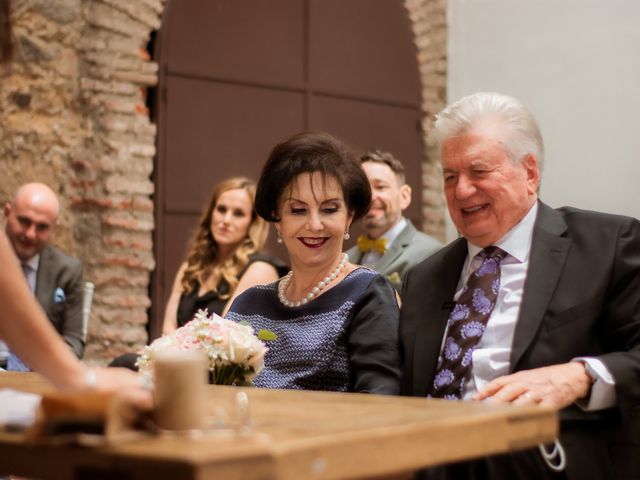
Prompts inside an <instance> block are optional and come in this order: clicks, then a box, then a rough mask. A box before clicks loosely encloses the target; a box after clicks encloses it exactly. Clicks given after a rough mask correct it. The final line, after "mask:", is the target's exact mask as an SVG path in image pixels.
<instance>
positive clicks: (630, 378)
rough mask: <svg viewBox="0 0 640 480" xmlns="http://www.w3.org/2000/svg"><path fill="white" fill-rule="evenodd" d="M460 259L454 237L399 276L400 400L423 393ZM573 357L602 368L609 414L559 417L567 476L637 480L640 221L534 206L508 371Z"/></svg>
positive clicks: (462, 246)
mask: <svg viewBox="0 0 640 480" xmlns="http://www.w3.org/2000/svg"><path fill="white" fill-rule="evenodd" d="M466 255H467V243H466V240H465V239H458V240H456V241H454V242H452V243H451V244H449V245H448V246H446V247H445V248H444V249H442V250H441V251H440V252H438V253H436V254H435V255H433V256H432V257H430V258H428V259H427V260H425V261H424V262H422V263H421V264H419V265H418V266H416V267H415V268H414V269H413V270H411V271H410V272H409V274H408V275H407V278H406V280H405V285H404V290H403V294H402V298H403V305H402V313H401V320H400V322H401V323H400V334H401V335H400V336H401V350H402V354H403V369H404V370H403V375H404V376H403V380H402V391H403V393H404V394H407V395H416V396H425V395H426V393H427V386H428V385H429V384H430V383H431V381H432V379H433V375H434V371H435V367H436V361H437V357H438V355H439V352H440V346H441V342H442V336H443V334H444V330H445V325H446V322H447V317H448V313H449V308H450V307H449V305H450V303H448V302H451V301H452V300H453V296H454V294H455V289H456V286H457V283H458V280H459V277H460V273H461V270H462V266H463V264H464V261H465V258H466ZM578 356H589V357H596V358H599V359H600V360H602V362H604V364H605V365H606V366H607V368H608V369H609V370H610V372H611V374H612V375H613V378H614V379H615V382H616V395H617V407H616V408H612V409H607V410H603V411H597V412H585V411H582V410H581V409H579V408H578V407H577V406H571V407H568V408H566V409H564V410H563V411H561V412H560V419H561V430H562V433H561V441H562V443H563V445H564V446H565V449H566V451H567V457H568V465H567V475H568V478H569V479H576V480H577V479H583V478H585V479H590V478H598V479H612V478H627V479H630V478H640V222H638V221H637V220H635V219H632V218H628V217H622V216H615V215H607V214H602V213H596V212H588V211H584V210H578V209H574V208H568V207H565V208H561V209H558V210H553V209H551V208H550V207H548V206H546V205H545V204H543V203H540V204H539V210H538V216H537V219H536V223H535V227H534V233H533V241H532V247H531V256H530V261H529V271H528V274H527V279H526V282H525V287H524V295H523V299H522V305H521V310H520V316H519V318H518V321H517V324H516V328H515V333H514V339H513V344H512V351H511V365H510V372H515V371H519V370H527V369H532V368H537V367H543V366H547V365H553V364H560V363H565V362H568V361H570V360H571V359H572V358H574V357H578ZM532 478H533V477H532Z"/></svg>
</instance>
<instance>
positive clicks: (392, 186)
mask: <svg viewBox="0 0 640 480" xmlns="http://www.w3.org/2000/svg"><path fill="white" fill-rule="evenodd" d="M360 163H361V165H362V168H363V170H364V172H365V173H366V174H367V178H368V179H369V183H370V184H371V194H372V195H371V207H370V208H369V211H368V212H367V214H366V215H365V216H364V218H363V219H362V225H363V226H364V229H365V232H366V235H362V236H361V237H360V238H358V243H357V245H356V246H355V247H352V248H351V249H349V250H348V251H347V255H349V260H350V261H351V262H353V263H358V264H361V265H364V266H365V267H369V268H371V269H373V270H375V271H377V272H380V273H381V274H383V275H385V276H386V277H387V278H388V279H389V281H391V283H392V284H393V286H394V287H395V288H396V289H397V290H398V291H399V290H400V289H401V288H402V280H403V278H404V276H405V274H406V273H407V271H408V270H409V269H410V268H411V267H413V266H414V265H416V264H418V263H420V262H421V261H422V260H424V259H425V258H427V257H428V256H429V255H431V254H432V253H434V252H436V251H438V250H439V249H440V248H441V247H442V244H441V243H440V242H439V241H437V240H436V239H435V238H432V237H430V236H429V235H427V234H426V233H423V232H420V231H418V230H416V227H414V226H413V224H412V223H411V220H409V219H408V218H405V217H404V216H402V212H403V210H405V209H407V208H408V207H409V205H410V204H411V187H410V186H409V185H408V184H407V182H406V178H405V173H404V166H403V165H402V163H401V162H400V161H399V160H398V159H397V158H395V157H394V156H393V155H392V154H391V153H389V152H382V151H380V150H374V151H371V152H367V153H365V154H363V155H362V156H361V157H360Z"/></svg>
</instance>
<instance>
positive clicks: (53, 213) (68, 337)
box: [4, 183, 84, 369]
mask: <svg viewBox="0 0 640 480" xmlns="http://www.w3.org/2000/svg"><path fill="white" fill-rule="evenodd" d="M58 213H59V203H58V198H57V196H56V195H55V193H54V192H53V191H52V190H51V189H50V188H49V187H48V186H47V185H44V184H42V183H28V184H25V185H22V186H21V187H20V188H19V189H18V191H17V192H16V194H15V196H14V198H13V200H12V201H11V202H9V203H7V204H5V206H4V218H5V233H6V234H7V237H8V238H9V241H10V243H11V246H12V247H13V250H14V253H15V254H16V256H17V257H18V259H19V260H20V264H21V266H22V270H23V272H24V274H25V277H26V279H27V283H28V284H29V287H30V288H31V291H32V292H33V293H34V295H35V296H36V298H37V299H38V302H39V303H40V305H41V306H42V308H43V310H44V311H45V313H46V315H47V317H48V318H49V320H50V321H51V323H52V324H53V326H54V327H55V329H56V330H57V331H58V333H60V335H61V336H62V338H63V339H64V341H65V342H66V343H67V345H69V348H71V350H72V351H73V353H74V354H75V355H76V356H77V357H78V358H82V354H83V352H84V337H83V333H82V300H83V282H82V265H81V263H80V261H79V260H77V259H76V258H73V257H71V256H69V255H66V254H65V253H63V252H61V251H60V250H58V249H57V248H55V247H54V246H52V245H51V244H50V243H49V240H50V237H51V234H52V233H53V231H54V229H55V227H56V225H57V223H58ZM12 362H15V363H12ZM9 368H10V369H22V367H21V366H20V364H19V362H18V360H17V359H15V358H14V359H12V358H10V359H9Z"/></svg>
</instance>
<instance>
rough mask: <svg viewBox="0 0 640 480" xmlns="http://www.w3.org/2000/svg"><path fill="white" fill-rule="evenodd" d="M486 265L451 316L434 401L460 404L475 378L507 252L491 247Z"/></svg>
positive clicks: (485, 255)
mask: <svg viewBox="0 0 640 480" xmlns="http://www.w3.org/2000/svg"><path fill="white" fill-rule="evenodd" d="M480 255H481V256H482V257H483V259H482V264H481V265H480V267H478V269H477V270H476V271H474V272H473V273H472V274H471V275H470V276H469V280H467V285H466V286H465V288H464V289H463V290H462V293H461V294H460V297H459V298H458V301H457V302H456V304H455V306H454V307H453V310H452V311H451V314H449V320H448V326H449V330H448V332H447V338H446V340H445V343H444V348H443V349H442V353H441V354H440V357H439V358H438V366H437V368H436V375H435V377H434V379H433V384H432V385H431V387H430V389H429V395H428V396H430V397H439V398H446V399H448V400H459V399H460V398H462V395H463V389H464V384H465V382H466V381H467V379H468V378H469V376H470V375H471V355H472V353H473V351H474V350H475V348H476V346H477V345H478V343H479V342H480V339H481V338H482V334H483V333H484V330H485V328H486V326H487V322H488V321H489V316H490V315H491V312H492V311H493V307H494V306H495V304H496V299H497V298H498V291H499V290H500V262H501V261H502V259H503V258H504V257H505V255H506V252H505V251H504V250H501V249H500V248H498V247H495V246H490V247H487V248H485V249H484V250H482V252H480Z"/></svg>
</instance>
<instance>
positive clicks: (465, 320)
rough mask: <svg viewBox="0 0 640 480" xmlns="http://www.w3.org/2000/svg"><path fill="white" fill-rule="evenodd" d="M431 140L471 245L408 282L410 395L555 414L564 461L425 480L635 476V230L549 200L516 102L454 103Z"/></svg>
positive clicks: (404, 316)
mask: <svg viewBox="0 0 640 480" xmlns="http://www.w3.org/2000/svg"><path fill="white" fill-rule="evenodd" d="M433 137H434V138H435V140H436V142H437V145H438V148H439V152H440V159H441V162H442V167H443V176H444V185H445V194H446V198H447V204H448V208H449V213H450V215H451V218H452V220H453V222H454V224H455V225H456V227H457V229H458V231H459V233H460V234H461V236H462V238H459V239H458V240H456V241H454V242H452V243H451V244H450V245H448V246H446V247H445V248H444V249H442V250H441V251H440V252H438V253H436V254H435V255H434V256H432V257H430V258H429V259H427V260H425V261H424V262H422V263H421V264H419V265H418V266H416V267H415V268H414V269H413V270H411V271H410V272H409V274H408V275H407V278H406V281H405V285H404V290H403V294H402V298H403V305H402V313H401V326H400V328H401V348H402V352H403V362H404V376H403V384H402V389H403V392H404V393H405V394H408V395H416V396H425V397H426V396H431V397H439V398H448V399H464V400H476V401H478V400H485V401H498V402H512V403H516V404H539V405H545V406H550V407H553V408H557V409H559V410H560V421H561V425H560V426H561V432H560V438H559V442H558V443H557V444H556V448H555V451H550V450H546V451H545V452H543V451H542V450H540V451H539V450H530V451H525V452H518V453H514V454H511V455H501V456H496V457H491V458H488V459H483V460H478V461H474V462H468V463H464V464H457V465H451V466H448V467H442V468H440V469H435V470H431V471H428V472H423V474H424V475H425V476H426V477H428V478H438V479H444V478H446V479H486V478H489V479H498V478H500V479H525V478H526V479H529V478H535V479H543V478H568V479H570V480H574V479H575V480H578V479H603V480H604V479H613V478H625V479H631V478H640V443H639V440H640V438H639V437H640V416H639V415H638V413H639V412H640V222H638V221H637V220H636V219H633V218H628V217H623V216H616V215H608V214H603V213H596V212H590V211H585V210H579V209H576V208H569V207H564V208H560V209H552V208H550V207H549V206H547V205H545V204H544V203H542V202H541V201H540V200H539V199H538V187H539V183H540V169H541V165H542V160H543V143H542V137H541V135H540V131H539V129H538V126H537V124H536V121H535V119H534V118H533V116H532V115H531V114H530V113H529V111H528V110H527V109H526V108H525V107H524V106H522V104H520V103H519V102H518V101H517V100H515V99H513V98H511V97H506V96H503V95H499V94H491V93H478V94H475V95H470V96H468V97H465V98H463V99H461V100H459V101H458V102H456V103H454V104H453V105H451V106H449V107H447V108H446V109H444V110H443V111H442V112H441V113H440V114H439V115H438V116H437V117H436V122H435V125H434V130H433ZM427 287H428V288H427ZM487 434H488V435H490V432H487ZM565 453H566V457H565V458H566V468H564V469H560V470H561V471H560V472H558V471H556V470H554V469H553V467H557V466H558V465H559V464H562V463H564V462H563V461H562V460H563V459H562V457H563V456H564V454H565ZM545 456H546V457H547V460H546V461H545V460H544V457H545ZM549 457H551V458H549ZM560 466H562V465H560Z"/></svg>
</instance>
